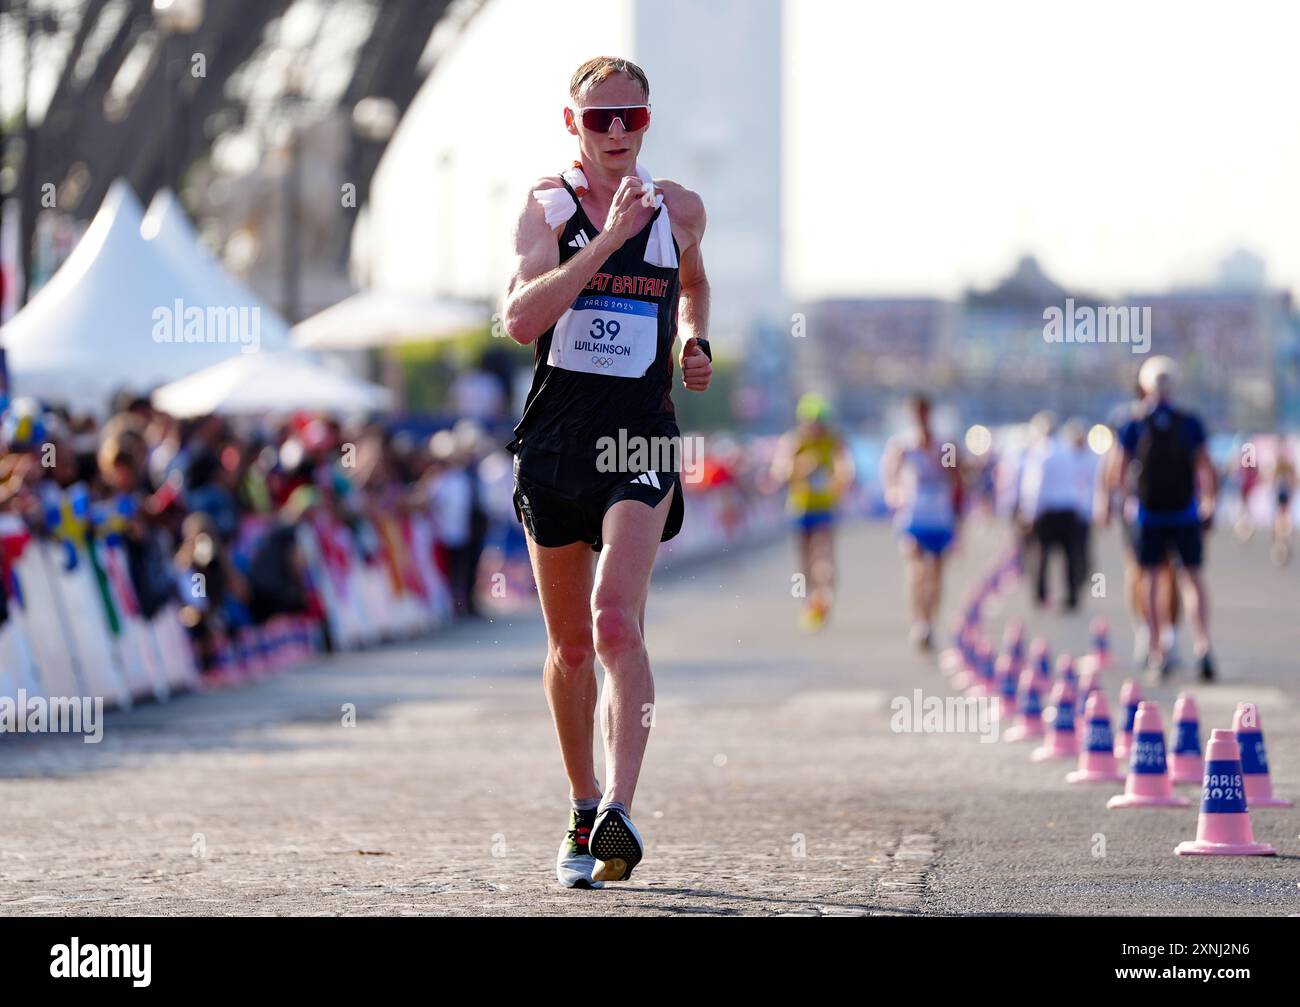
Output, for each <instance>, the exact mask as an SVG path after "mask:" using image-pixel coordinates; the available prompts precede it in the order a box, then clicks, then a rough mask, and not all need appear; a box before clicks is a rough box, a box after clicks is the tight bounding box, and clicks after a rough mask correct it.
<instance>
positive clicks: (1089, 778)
mask: <svg viewBox="0 0 1300 1007" xmlns="http://www.w3.org/2000/svg"><path fill="white" fill-rule="evenodd" d="M1084 719H1085V722H1086V723H1087V731H1086V734H1085V735H1084V746H1083V750H1082V751H1081V752H1079V768H1078V769H1076V770H1075V771H1074V772H1072V773H1067V774H1066V776H1065V780H1066V782H1067V783H1111V782H1114V781H1116V780H1122V779H1124V774H1123V773H1121V772H1120V771H1119V763H1118V762H1116V761H1115V739H1114V738H1113V737H1112V736H1111V733H1110V706H1109V704H1108V703H1107V702H1106V694H1105V693H1104V692H1102V691H1101V690H1100V689H1097V690H1095V691H1094V692H1092V693H1090V694H1089V696H1088V700H1087V707H1086V712H1085V713H1084Z"/></svg>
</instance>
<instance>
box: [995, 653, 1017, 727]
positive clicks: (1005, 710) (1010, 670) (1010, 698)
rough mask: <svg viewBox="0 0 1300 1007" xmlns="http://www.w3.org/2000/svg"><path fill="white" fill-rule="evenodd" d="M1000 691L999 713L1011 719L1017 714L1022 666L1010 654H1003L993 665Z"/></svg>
mask: <svg viewBox="0 0 1300 1007" xmlns="http://www.w3.org/2000/svg"><path fill="white" fill-rule="evenodd" d="M993 672H994V683H995V685H996V687H997V691H998V715H999V716H1002V717H1006V718H1008V719H1010V718H1011V717H1014V716H1015V714H1016V689H1017V687H1018V686H1019V684H1020V666H1019V665H1018V664H1017V663H1016V661H1015V659H1014V658H1013V657H1011V655H1010V654H1003V655H1002V656H1001V657H999V658H998V660H997V664H995V665H994V666H993Z"/></svg>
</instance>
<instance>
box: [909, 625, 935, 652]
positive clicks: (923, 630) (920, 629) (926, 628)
mask: <svg viewBox="0 0 1300 1007" xmlns="http://www.w3.org/2000/svg"><path fill="white" fill-rule="evenodd" d="M908 639H909V640H910V641H911V643H912V646H913V647H914V648H916V649H917V650H918V651H920V652H921V653H922V654H928V653H929V652H930V651H931V650H933V649H934V633H933V632H932V631H931V629H930V624H929V623H928V622H914V623H912V629H911V632H909V633H908Z"/></svg>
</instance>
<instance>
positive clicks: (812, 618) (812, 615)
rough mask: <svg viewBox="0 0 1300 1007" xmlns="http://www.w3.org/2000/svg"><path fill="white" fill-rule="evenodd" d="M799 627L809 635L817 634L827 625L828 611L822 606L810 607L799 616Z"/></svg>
mask: <svg viewBox="0 0 1300 1007" xmlns="http://www.w3.org/2000/svg"><path fill="white" fill-rule="evenodd" d="M799 625H800V626H801V627H802V628H803V629H804V631H805V632H808V633H816V632H817V631H818V630H819V629H821V628H822V627H823V626H825V625H826V610H825V609H824V608H822V607H821V606H820V605H809V606H808V607H807V608H805V609H804V610H803V615H801V616H799Z"/></svg>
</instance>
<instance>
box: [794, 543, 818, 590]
mask: <svg viewBox="0 0 1300 1007" xmlns="http://www.w3.org/2000/svg"><path fill="white" fill-rule="evenodd" d="M796 544H797V545H798V550H799V568H798V570H797V571H796V573H799V574H802V576H803V589H804V594H805V596H806V597H807V598H808V599H809V600H810V601H811V600H812V599H813V598H815V597H816V596H817V582H816V581H815V580H814V579H813V533H812V532H811V531H805V530H804V529H802V528H801V529H799V533H798V535H797V536H796Z"/></svg>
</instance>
